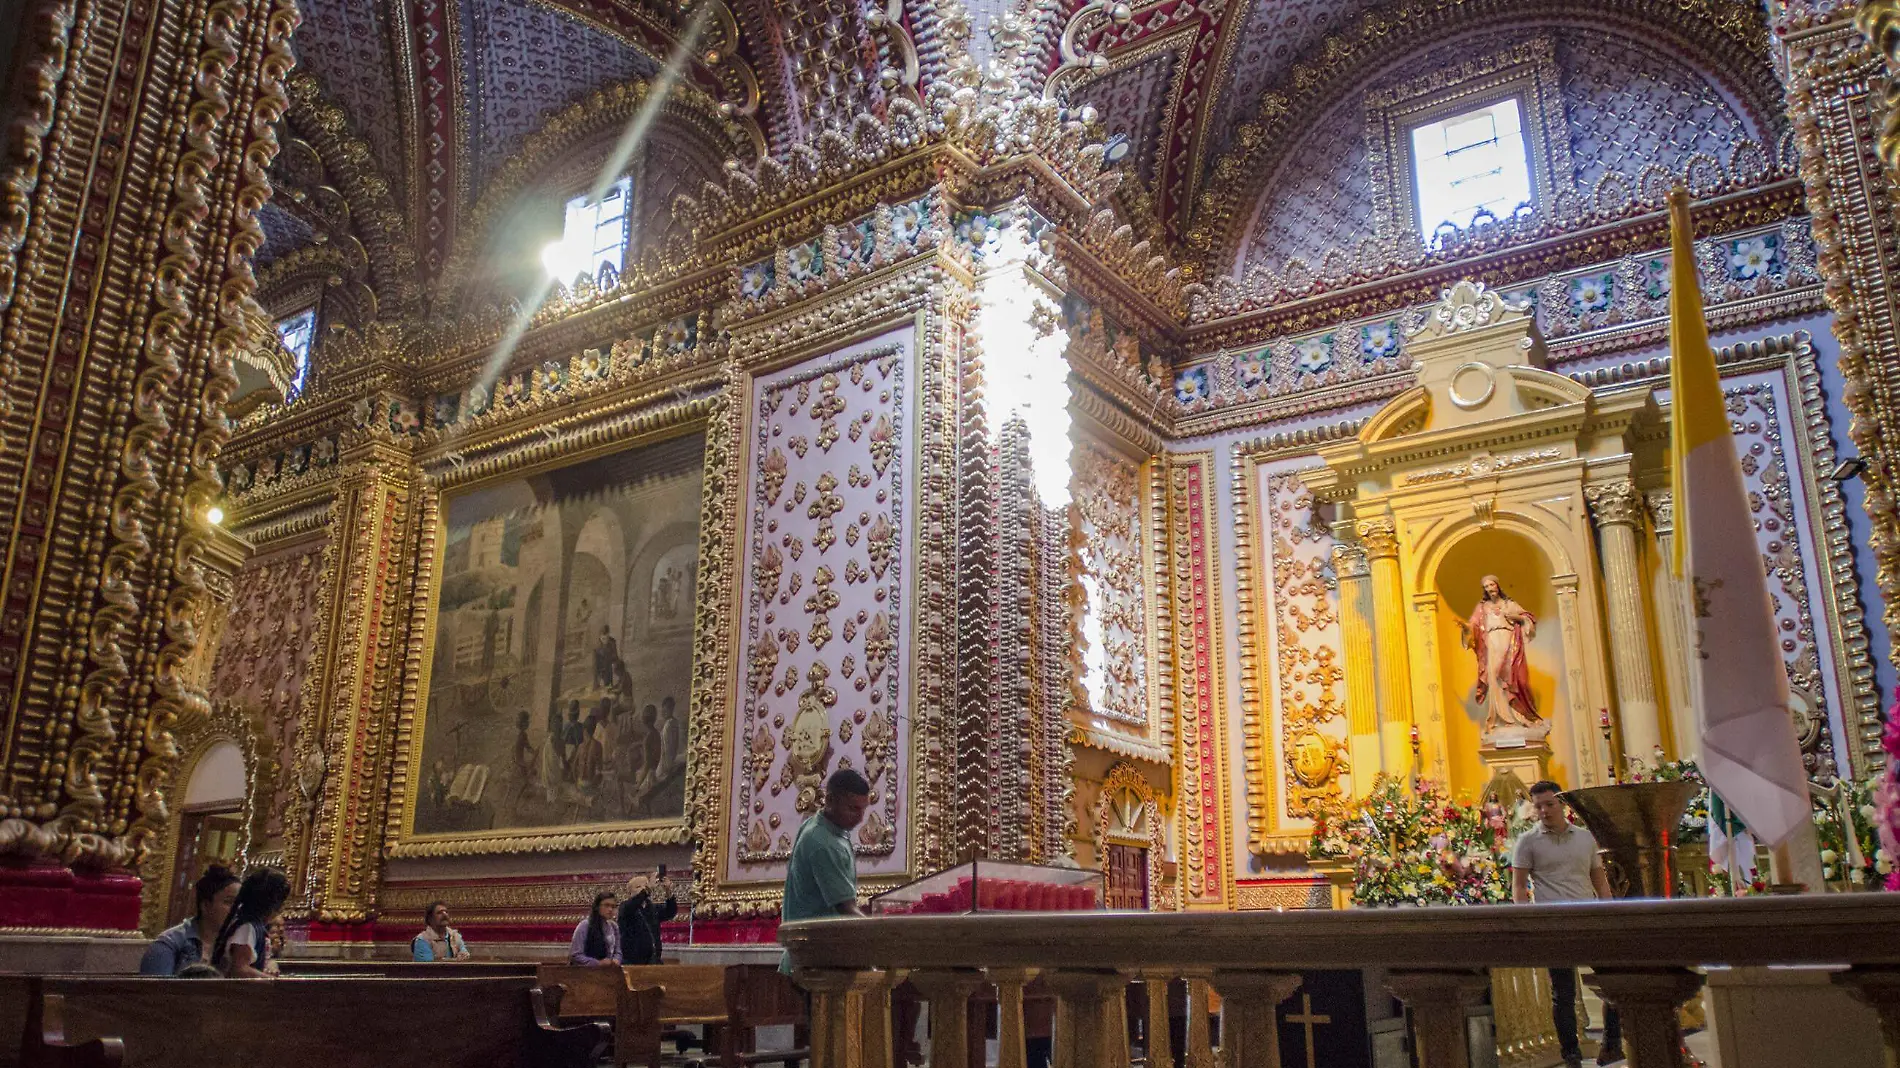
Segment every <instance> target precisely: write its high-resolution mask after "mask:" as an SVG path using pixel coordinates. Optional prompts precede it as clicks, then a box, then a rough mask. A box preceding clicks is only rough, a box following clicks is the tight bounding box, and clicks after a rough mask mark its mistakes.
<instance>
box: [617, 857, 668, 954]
mask: <svg viewBox="0 0 1900 1068" xmlns="http://www.w3.org/2000/svg"><path fill="white" fill-rule="evenodd" d="M661 895H665V900H664V901H663V902H662V903H660V904H655V903H654V900H653V899H654V898H655V897H659V896H661ZM679 912H680V904H679V898H678V897H677V896H676V895H675V894H674V892H673V886H672V884H671V883H669V882H667V880H666V869H665V868H661V869H660V874H659V876H658V877H657V878H654V879H648V878H647V877H646V876H644V875H636V876H634V877H633V878H632V879H630V880H628V882H627V900H626V901H624V902H622V903H621V905H620V949H621V960H622V962H623V963H626V964H658V963H660V925H661V924H663V923H665V922H666V921H668V920H670V919H672V918H673V917H675V916H677V915H679Z"/></svg>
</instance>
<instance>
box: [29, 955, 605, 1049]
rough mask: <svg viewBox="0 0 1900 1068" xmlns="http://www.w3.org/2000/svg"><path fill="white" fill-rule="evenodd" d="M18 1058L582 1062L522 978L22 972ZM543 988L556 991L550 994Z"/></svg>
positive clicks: (585, 1035)
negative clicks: (25, 975)
mask: <svg viewBox="0 0 1900 1068" xmlns="http://www.w3.org/2000/svg"><path fill="white" fill-rule="evenodd" d="M26 984H27V992H28V998H29V1006H28V1017H27V1023H26V1027H25V1029H24V1030H25V1034H24V1043H23V1045H22V1047H21V1057H20V1063H21V1065H22V1068H256V1066H257V1065H276V1064H283V1065H304V1064H308V1065H321V1066H323V1068H407V1066H410V1065H413V1066H415V1068H591V1066H592V1065H593V1063H594V1061H595V1059H596V1058H597V1057H598V1056H599V1054H600V1052H601V1051H602V1050H603V1049H604V1048H605V1046H606V1034H605V1030H604V1028H602V1027H601V1026H600V1025H598V1024H589V1025H583V1026H580V1027H556V1026H554V1025H553V1024H552V1023H551V1022H550V1013H549V1011H548V1009H547V1008H546V1005H545V1003H544V994H543V991H542V989H541V988H540V987H538V986H536V985H535V982H534V980H533V979H529V978H498V979H483V978H475V979H460V978H458V979H391V978H386V977H380V976H363V977H356V976H351V977H341V978H321V979H298V978H289V979H278V980H275V981H266V980H252V979H153V978H121V977H111V978H104V977H91V976H87V977H64V976H44V977H33V978H29V979H27V980H26ZM549 993H550V994H552V993H554V992H551V991H550V992H549Z"/></svg>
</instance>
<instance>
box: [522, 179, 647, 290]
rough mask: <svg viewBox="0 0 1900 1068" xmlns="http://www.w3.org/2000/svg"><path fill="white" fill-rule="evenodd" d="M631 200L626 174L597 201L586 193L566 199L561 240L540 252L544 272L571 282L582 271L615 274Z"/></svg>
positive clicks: (621, 261)
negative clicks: (609, 270) (608, 268)
mask: <svg viewBox="0 0 1900 1068" xmlns="http://www.w3.org/2000/svg"><path fill="white" fill-rule="evenodd" d="M632 200H633V179H632V178H630V177H623V178H621V179H620V180H619V181H617V182H615V183H614V184H613V185H611V186H609V187H608V188H607V191H606V192H605V193H603V194H601V197H600V199H598V200H595V199H593V198H592V196H591V195H590V194H587V193H582V194H581V195H579V196H577V197H574V198H573V199H571V200H569V201H568V202H567V215H566V220H565V222H564V223H563V225H562V227H561V239H560V240H559V241H556V242H554V243H553V244H551V245H549V246H548V247H547V248H546V249H545V250H543V251H542V253H541V260H542V262H543V263H544V264H545V265H546V266H547V269H548V274H549V275H550V276H552V277H553V278H555V279H556V280H557V281H561V282H572V281H573V280H574V279H575V278H577V277H579V276H580V275H583V274H584V275H587V276H588V277H590V278H596V277H598V276H599V274H600V272H601V268H603V267H611V268H613V273H614V274H616V275H617V274H619V273H620V271H621V270H622V269H623V268H624V267H625V261H626V253H627V233H628V229H627V228H628V221H629V220H630V218H631V217H632V212H631V211H629V210H628V208H629V206H630V203H631V201H632Z"/></svg>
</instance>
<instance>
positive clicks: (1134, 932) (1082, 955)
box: [779, 894, 1900, 1068]
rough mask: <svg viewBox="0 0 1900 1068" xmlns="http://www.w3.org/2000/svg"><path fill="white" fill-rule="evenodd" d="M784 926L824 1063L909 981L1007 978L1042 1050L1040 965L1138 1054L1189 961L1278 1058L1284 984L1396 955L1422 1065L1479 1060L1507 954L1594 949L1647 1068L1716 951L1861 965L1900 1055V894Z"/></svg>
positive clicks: (879, 1059)
mask: <svg viewBox="0 0 1900 1068" xmlns="http://www.w3.org/2000/svg"><path fill="white" fill-rule="evenodd" d="M779 939H780V941H782V942H783V943H784V944H785V945H786V946H787V947H788V948H789V949H790V951H791V955H792V961H793V963H794V965H795V966H796V968H797V969H798V974H799V978H800V981H801V982H802V983H803V984H804V985H805V987H806V988H807V989H808V990H810V991H811V992H812V997H813V1001H812V1047H813V1054H814V1064H815V1066H816V1068H890V1066H891V1064H892V1029H891V1027H890V1023H889V1021H890V1018H891V1013H890V1001H891V991H892V990H893V989H894V988H895V987H896V985H897V984H899V983H901V982H904V981H906V980H908V982H909V983H910V985H911V987H912V988H914V989H916V990H917V991H919V993H920V994H921V996H922V997H923V998H924V1000H925V1001H926V1002H927V1003H928V1004H929V1007H930V1017H931V1019H933V1020H960V1019H963V1018H964V1016H965V1012H966V1008H967V1005H968V1004H969V999H970V998H971V997H972V996H973V995H975V994H977V993H978V991H979V990H982V991H984V992H985V993H986V995H987V992H988V989H989V988H993V989H994V997H995V999H996V1001H997V1003H998V1005H999V1010H1000V1024H999V1029H998V1034H999V1036H1000V1044H1001V1053H1000V1060H999V1062H998V1063H999V1068H1022V1066H1023V1065H1024V1063H1025V1054H1024V1049H1023V1034H1024V1031H1023V992H1024V988H1025V985H1026V984H1028V983H1029V982H1031V981H1032V980H1033V981H1038V982H1039V986H1040V988H1041V989H1044V990H1047V991H1049V992H1051V993H1052V994H1053V996H1054V998H1055V999H1056V1026H1055V1036H1054V1038H1055V1046H1056V1051H1057V1052H1056V1065H1057V1066H1058V1068H1069V1066H1073V1068H1128V1065H1129V1044H1128V1037H1127V1036H1128V1026H1127V1010H1126V1008H1125V1006H1126V1004H1127V1002H1126V1000H1125V992H1126V988H1127V986H1128V984H1129V983H1131V982H1137V981H1140V982H1148V983H1153V982H1156V981H1165V980H1169V979H1186V980H1187V981H1188V983H1189V989H1190V999H1198V998H1204V997H1205V995H1206V992H1207V991H1209V990H1212V991H1215V992H1217V993H1218V994H1219V995H1220V998H1221V1001H1222V1008H1221V1030H1222V1041H1221V1045H1222V1047H1223V1050H1224V1057H1225V1064H1226V1065H1228V1066H1229V1068H1279V1065H1280V1055H1279V1044H1278V1019H1277V1013H1278V1011H1279V1004H1280V1002H1281V1001H1283V1000H1285V999H1286V998H1287V997H1288V996H1290V995H1292V994H1293V993H1294V992H1295V991H1296V990H1297V989H1298V988H1299V985H1300V981H1301V980H1300V975H1299V973H1301V972H1306V971H1321V970H1331V969H1359V970H1366V969H1378V970H1380V971H1381V972H1382V973H1383V974H1384V975H1385V977H1386V978H1385V982H1386V986H1387V988H1388V989H1389V990H1390V991H1391V992H1392V994H1393V995H1394V996H1396V997H1398V998H1399V999H1400V1000H1402V1001H1403V1002H1405V1004H1406V1005H1407V1006H1408V1007H1409V1008H1410V1010H1411V1014H1412V1020H1413V1028H1414V1042H1415V1047H1414V1048H1415V1051H1416V1055H1417V1063H1418V1065H1419V1068H1466V1066H1467V1064H1468V1057H1467V1047H1466V1042H1465V1019H1466V1009H1467V1006H1468V1005H1469V1004H1470V1003H1471V1002H1472V1001H1473V1000H1474V999H1476V998H1478V997H1479V996H1480V995H1481V994H1482V992H1483V991H1484V989H1485V987H1486V984H1487V974H1488V972H1489V970H1490V969H1492V968H1564V967H1579V966H1582V967H1588V968H1590V969H1592V973H1593V974H1592V975H1591V976H1589V977H1587V979H1586V981H1587V982H1588V983H1589V985H1590V986H1592V987H1593V988H1595V989H1596V991H1597V992H1598V993H1599V994H1600V995H1601V996H1602V998H1603V999H1604V1001H1606V1002H1608V1003H1610V1004H1612V1005H1614V1006H1615V1007H1616V1008H1617V1009H1618V1010H1619V1012H1620V1014H1621V1016H1622V1021H1623V1034H1624V1043H1625V1047H1626V1049H1627V1050H1628V1054H1629V1059H1630V1064H1631V1065H1632V1066H1633V1068H1677V1066H1679V1065H1680V1064H1681V1063H1682V1062H1681V1059H1680V1048H1681V1046H1680V1038H1679V1030H1678V1022H1677V1019H1678V1018H1677V1011H1678V1009H1679V1007H1680V1006H1681V1005H1683V1004H1684V1003H1685V1002H1686V1001H1688V1000H1689V999H1690V998H1691V997H1693V996H1695V994H1696V993H1697V992H1698V991H1699V990H1700V989H1701V985H1702V976H1701V974H1700V973H1699V972H1698V971H1697V969H1698V968H1700V967H1703V966H1711V965H1730V966H1765V965H1835V966H1847V967H1846V970H1845V971H1842V972H1840V973H1838V974H1837V975H1836V977H1835V981H1836V982H1839V983H1841V984H1843V985H1845V986H1846V987H1848V988H1849V989H1850V990H1852V991H1853V992H1854V993H1855V994H1856V995H1857V996H1858V997H1860V998H1861V999H1862V1000H1864V1001H1866V1002H1867V1003H1869V1004H1870V1005H1872V1006H1873V1007H1874V1009H1875V1010H1876V1011H1877V1012H1878V1013H1879V1016H1880V1021H1881V1025H1882V1031H1883V1034H1884V1037H1885V1041H1886V1043H1887V1045H1888V1049H1889V1051H1890V1056H1895V1055H1900V894H1897V895H1886V894H1856V895H1809V896H1800V897H1753V898H1738V899H1699V900H1676V901H1606V902H1589V903H1579V904H1564V905H1499V906H1483V907H1462V908H1431V909H1389V910H1388V909H1352V910H1345V911H1337V912H1334V911H1311V912H1284V913H1088V914H1075V913H1070V914H1050V915H1031V916H1024V915H1021V914H1014V915H1004V914H989V915H979V916H892V917H880V918H876V919H840V920H820V921H811V922H805V923H794V924H786V925H785V926H783V927H781V928H780V929H779ZM1150 989H1156V988H1155V987H1152V986H1151V987H1150ZM1155 1000H1156V999H1150V1004H1151V1005H1152V1004H1154V1003H1155ZM1203 1003H1205V1002H1203ZM1148 1015H1149V1020H1148V1021H1147V1025H1148V1028H1149V1034H1148V1038H1147V1045H1148V1048H1149V1051H1150V1055H1149V1057H1148V1061H1147V1063H1148V1065H1149V1068H1172V1065H1171V1064H1170V1061H1171V1058H1170V1056H1169V1054H1168V1050H1169V1047H1170V1042H1169V1041H1168V1035H1167V1030H1166V1029H1167V1028H1168V1026H1169V1023H1168V1018H1167V1016H1168V1014H1167V1013H1166V1012H1165V1011H1161V1012H1154V1011H1151V1012H1150V1013H1149V1014H1148ZM1203 1018H1204V1017H1203ZM1157 1027H1158V1028H1160V1029H1161V1030H1160V1031H1159V1033H1157V1032H1156V1031H1155V1030H1154V1029H1155V1028H1157ZM1188 1029H1189V1034H1188V1035H1187V1052H1186V1061H1187V1064H1186V1065H1184V1066H1183V1068H1211V1066H1212V1065H1213V1064H1214V1063H1216V1062H1215V1061H1214V1059H1213V1058H1212V1053H1211V1051H1210V1049H1209V1048H1208V1036H1207V1034H1206V1028H1205V1027H1204V1026H1200V1025H1197V1024H1196V1023H1195V1022H1194V1021H1193V1018H1190V1023H1189V1027H1188ZM968 1042H969V1037H968V1035H967V1033H966V1032H965V1030H964V1029H963V1028H959V1027H933V1028H932V1030H931V1043H932V1054H933V1056H932V1059H931V1063H932V1064H936V1065H953V1064H954V1065H961V1064H963V1063H966V1062H965V1060H964V1057H965V1056H966V1054H967V1044H968Z"/></svg>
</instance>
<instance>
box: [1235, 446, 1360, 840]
mask: <svg viewBox="0 0 1900 1068" xmlns="http://www.w3.org/2000/svg"><path fill="white" fill-rule="evenodd" d="M1313 447H1314V446H1313V444H1312V443H1310V442H1307V441H1304V440H1300V439H1298V438H1294V439H1291V440H1289V439H1288V438H1285V437H1281V438H1277V439H1276V438H1265V439H1259V440H1255V441H1252V442H1240V443H1236V444H1235V446H1234V449H1233V461H1232V463H1233V471H1232V479H1233V482H1232V486H1233V493H1232V499H1233V502H1234V520H1233V522H1234V553H1235V558H1234V577H1235V582H1236V586H1237V588H1238V589H1239V591H1240V600H1239V603H1238V604H1236V605H1235V613H1234V614H1235V621H1236V624H1237V634H1236V641H1237V642H1238V644H1239V648H1240V687H1241V695H1242V709H1241V716H1242V719H1241V733H1242V737H1243V738H1244V741H1245V747H1246V748H1245V765H1244V766H1245V771H1246V779H1247V809H1246V812H1247V847H1248V849H1249V850H1251V851H1252V852H1255V853H1303V852H1304V851H1305V849H1306V842H1307V839H1308V837H1310V835H1309V833H1308V832H1305V831H1300V830H1296V829H1294V828H1289V827H1288V826H1286V820H1288V819H1290V818H1294V816H1295V813H1296V809H1298V808H1302V807H1304V806H1305V804H1306V803H1308V802H1311V801H1313V800H1317V799H1320V798H1325V797H1334V796H1337V795H1338V794H1339V792H1340V784H1339V772H1341V771H1342V770H1350V769H1349V768H1347V766H1346V763H1347V762H1346V758H1345V752H1344V747H1343V746H1342V745H1340V744H1339V743H1338V740H1337V739H1336V738H1333V737H1332V736H1330V735H1329V734H1327V733H1325V732H1323V731H1321V730H1320V729H1319V728H1320V726H1321V725H1322V724H1325V723H1328V722H1330V721H1332V720H1335V719H1339V718H1341V717H1343V716H1344V715H1345V712H1346V710H1345V704H1344V702H1345V694H1344V693H1343V692H1342V691H1341V687H1342V686H1343V683H1344V679H1343V668H1342V666H1341V665H1340V664H1339V662H1338V656H1339V653H1340V650H1341V648H1342V646H1341V643H1340V641H1339V639H1338V637H1337V631H1338V627H1339V613H1338V607H1337V592H1336V590H1335V589H1334V587H1333V582H1332V579H1331V578H1330V577H1329V576H1328V575H1327V574H1326V573H1325V572H1326V570H1327V568H1328V566H1329V565H1330V564H1331V562H1332V554H1331V550H1332V542H1333V539H1332V534H1331V532H1330V531H1326V530H1323V529H1320V528H1306V529H1302V528H1300V527H1299V526H1298V525H1297V523H1296V522H1295V518H1296V516H1298V515H1300V514H1302V512H1303V511H1304V512H1307V513H1308V514H1310V506H1311V497H1310V494H1309V493H1308V491H1307V490H1306V488H1305V486H1304V484H1303V483H1301V482H1300V480H1299V476H1298V475H1297V473H1294V472H1290V471H1289V472H1277V473H1272V474H1269V475H1268V487H1269V492H1268V497H1267V499H1265V500H1262V499H1260V494H1259V493H1258V491H1257V486H1258V484H1259V480H1260V468H1261V467H1262V466H1263V465H1265V464H1269V463H1273V462H1275V461H1278V460H1285V459H1291V458H1294V457H1298V456H1307V455H1310V454H1311V452H1312V449H1313ZM1282 494H1288V495H1290V500H1289V501H1288V503H1287V508H1289V509H1290V511H1283V510H1282V507H1281V506H1280V505H1279V504H1278V503H1276V499H1278V498H1280V497H1281V495H1282ZM1256 527H1261V529H1258V530H1256V529H1255V528H1256ZM1300 542H1310V543H1312V545H1314V546H1320V547H1323V548H1324V551H1323V552H1319V553H1315V552H1314V551H1313V550H1312V549H1311V548H1308V549H1305V550H1302V548H1301V547H1300V545H1299V544H1297V543H1300ZM1269 627H1271V628H1275V630H1276V631H1277V633H1276V634H1274V635H1271V639H1272V640H1269V639H1270V635H1269V633H1268V631H1267V629H1266V628H1269ZM1270 649H1272V650H1277V653H1278V656H1277V659H1272V660H1270V659H1269V657H1268V655H1267V653H1268V650H1270ZM1269 663H1272V664H1273V665H1274V668H1275V677H1274V678H1273V679H1271V680H1269V679H1267V678H1266V677H1265V669H1264V665H1266V664H1269ZM1302 698H1307V699H1305V700H1302ZM1276 714H1277V715H1276ZM1276 718H1279V719H1280V720H1281V722H1280V724H1279V728H1280V729H1279V730H1278V731H1277V732H1276V731H1275V729H1274V728H1275V723H1274V720H1275V719H1276ZM1276 748H1277V750H1278V752H1279V754H1280V758H1281V760H1280V763H1281V765H1282V766H1281V767H1280V768H1279V769H1278V770H1277V771H1276V766H1275V760H1274V756H1275V751H1276ZM1282 781H1284V782H1285V783H1286V785H1287V791H1286V797H1285V799H1284V803H1283V802H1282V799H1281V797H1280V793H1279V791H1278V790H1276V788H1275V787H1276V785H1277V784H1279V783H1280V782H1282Z"/></svg>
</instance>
